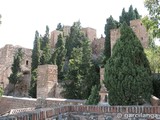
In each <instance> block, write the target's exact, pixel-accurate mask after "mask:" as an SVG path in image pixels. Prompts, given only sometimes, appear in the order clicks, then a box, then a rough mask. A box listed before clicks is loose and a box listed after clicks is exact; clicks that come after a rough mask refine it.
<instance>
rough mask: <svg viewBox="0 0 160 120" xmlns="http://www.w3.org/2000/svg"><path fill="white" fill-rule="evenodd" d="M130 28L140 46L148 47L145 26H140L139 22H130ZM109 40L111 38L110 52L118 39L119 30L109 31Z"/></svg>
mask: <svg viewBox="0 0 160 120" xmlns="http://www.w3.org/2000/svg"><path fill="white" fill-rule="evenodd" d="M130 27H131V28H132V30H133V31H134V33H135V34H136V36H137V37H138V39H139V40H140V42H141V44H142V46H143V47H144V48H147V47H148V33H147V30H146V28H145V26H144V25H143V24H142V22H141V20H139V19H137V20H131V21H130ZM110 38H111V50H112V48H113V46H114V45H115V43H116V41H117V39H118V38H120V29H112V30H111V31H110Z"/></svg>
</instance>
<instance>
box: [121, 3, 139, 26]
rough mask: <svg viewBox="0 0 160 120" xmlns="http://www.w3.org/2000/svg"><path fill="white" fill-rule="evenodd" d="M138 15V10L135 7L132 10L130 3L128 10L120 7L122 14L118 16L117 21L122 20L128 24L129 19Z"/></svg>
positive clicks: (133, 18) (136, 17)
mask: <svg viewBox="0 0 160 120" xmlns="http://www.w3.org/2000/svg"><path fill="white" fill-rule="evenodd" d="M140 17H141V16H140V15H139V13H138V10H137V9H136V8H135V9H134V10H133V6H132V5H130V7H129V10H128V12H126V11H125V9H124V8H123V9H122V14H121V16H120V17H119V22H120V23H121V24H122V23H123V22H126V23H127V25H128V26H129V25H130V21H131V20H135V19H140Z"/></svg>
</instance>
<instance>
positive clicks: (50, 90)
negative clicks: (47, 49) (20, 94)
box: [37, 65, 60, 99]
mask: <svg viewBox="0 0 160 120" xmlns="http://www.w3.org/2000/svg"><path fill="white" fill-rule="evenodd" d="M59 90H60V88H59V86H58V68H57V65H39V66H38V79H37V98H43V99H45V98H60V93H59Z"/></svg>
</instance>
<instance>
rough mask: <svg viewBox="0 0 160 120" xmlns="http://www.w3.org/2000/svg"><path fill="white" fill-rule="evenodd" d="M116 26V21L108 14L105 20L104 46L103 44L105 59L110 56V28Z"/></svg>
mask: <svg viewBox="0 0 160 120" xmlns="http://www.w3.org/2000/svg"><path fill="white" fill-rule="evenodd" d="M117 27H118V22H117V21H115V20H114V19H113V17H112V16H110V17H109V18H108V19H107V20H106V24H105V32H104V33H105V35H106V37H105V46H104V55H105V61H106V60H108V59H109V58H110V56H111V40H110V30H111V29H115V28H117Z"/></svg>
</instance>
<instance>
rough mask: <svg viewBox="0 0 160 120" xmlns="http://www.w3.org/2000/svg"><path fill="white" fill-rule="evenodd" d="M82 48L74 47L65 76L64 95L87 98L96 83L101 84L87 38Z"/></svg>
mask: <svg viewBox="0 0 160 120" xmlns="http://www.w3.org/2000/svg"><path fill="white" fill-rule="evenodd" d="M81 44H82V47H81V48H73V50H74V51H73V52H72V54H71V59H70V60H69V66H68V71H67V74H66V76H65V85H64V88H65V89H64V92H63V94H64V96H65V97H67V98H72V99H76V98H77V99H87V98H88V97H89V95H90V93H91V88H92V86H94V85H99V81H97V79H99V76H98V73H97V72H96V67H95V65H94V64H93V63H92V54H91V53H92V52H91V48H90V43H89V40H88V39H87V38H85V39H84V40H82V43H81Z"/></svg>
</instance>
